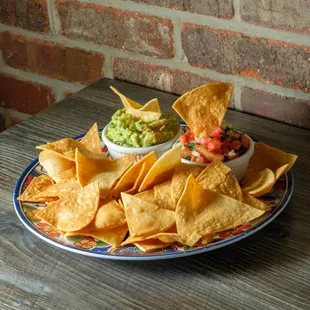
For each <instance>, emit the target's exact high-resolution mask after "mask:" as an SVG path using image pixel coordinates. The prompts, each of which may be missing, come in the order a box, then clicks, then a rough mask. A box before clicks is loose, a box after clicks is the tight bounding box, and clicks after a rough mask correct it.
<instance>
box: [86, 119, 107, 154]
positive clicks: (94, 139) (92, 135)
mask: <svg viewBox="0 0 310 310" xmlns="http://www.w3.org/2000/svg"><path fill="white" fill-rule="evenodd" d="M81 143H82V144H83V145H84V146H85V147H86V148H87V149H88V150H89V151H91V152H93V153H96V154H101V153H102V150H101V143H100V138H99V130H98V125H97V123H95V124H94V125H93V126H92V127H91V128H90V130H89V131H88V133H87V134H86V135H85V136H84V137H83V138H82V140H81Z"/></svg>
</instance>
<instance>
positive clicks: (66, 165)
mask: <svg viewBox="0 0 310 310" xmlns="http://www.w3.org/2000/svg"><path fill="white" fill-rule="evenodd" d="M39 163H40V165H41V166H42V167H43V168H44V169H45V170H46V172H47V173H48V175H49V176H50V177H51V178H52V179H53V180H54V181H55V182H59V181H61V180H63V179H67V180H68V179H70V178H72V179H73V178H75V177H76V171H75V162H73V161H71V160H68V159H66V158H64V157H63V156H60V155H59V154H57V153H55V152H51V151H43V152H41V153H40V154H39Z"/></svg>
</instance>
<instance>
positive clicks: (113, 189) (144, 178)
mask: <svg viewBox="0 0 310 310" xmlns="http://www.w3.org/2000/svg"><path fill="white" fill-rule="evenodd" d="M266 148H267V149H266ZM38 149H40V150H43V151H42V152H41V153H40V155H39V161H40V164H41V165H42V166H43V167H44V168H45V170H46V171H47V175H45V174H43V175H40V176H39V177H36V178H34V179H33V181H32V182H31V183H30V184H29V186H28V187H27V188H26V190H25V191H24V192H23V193H22V194H21V196H19V197H18V199H19V200H21V201H29V202H40V203H42V202H45V205H44V206H42V208H41V207H40V210H39V211H38V212H37V213H36V217H38V218H39V219H41V220H43V221H45V222H47V223H48V224H50V225H51V226H53V227H54V228H56V229H58V230H59V231H61V233H62V234H63V235H64V236H67V237H70V236H92V237H94V238H97V239H99V240H102V241H104V242H106V243H108V244H110V245H111V246H113V247H119V246H125V245H127V244H134V245H136V246H137V247H139V248H140V249H141V250H142V251H145V252H149V251H152V250H155V249H159V248H165V247H169V246H170V245H172V244H173V243H178V244H184V245H186V246H195V245H197V244H206V243H208V242H211V241H212V238H213V236H214V234H216V233H217V232H221V231H225V230H229V229H233V228H235V227H237V226H239V225H241V224H244V223H247V222H249V221H251V220H254V219H256V218H258V217H260V216H262V215H263V214H264V213H265V212H268V211H269V210H270V207H269V206H268V205H266V204H264V203H263V202H262V201H260V200H258V199H257V198H255V197H254V196H256V197H258V196H259V195H261V194H262V193H265V192H266V190H267V189H270V186H273V184H274V182H275V179H277V178H278V177H279V176H280V175H281V174H282V173H284V172H286V171H287V170H288V169H290V167H291V166H292V165H293V162H294V161H295V160H296V156H294V155H291V154H287V153H284V152H282V151H279V150H276V149H273V148H270V147H267V146H265V145H264V144H261V143H257V145H256V148H255V154H254V156H253V158H252V160H251V162H250V167H249V173H248V174H247V177H246V179H245V185H244V187H243V189H241V187H240V185H239V183H238V181H237V180H236V178H235V176H234V175H233V174H232V171H231V170H230V168H228V167H227V166H225V165H224V164H223V163H221V162H219V161H214V162H213V163H211V164H210V165H209V166H208V167H207V168H205V169H204V170H203V169H202V168H200V167H195V166H190V165H186V164H183V163H181V156H180V153H181V149H180V148H179V147H176V148H173V149H171V150H169V151H168V152H166V153H165V154H164V155H162V156H161V157H160V158H157V157H156V155H155V153H154V152H152V153H149V154H147V155H146V156H145V157H143V158H142V159H141V160H139V161H138V162H136V163H134V162H135V158H136V154H130V155H126V156H124V157H121V158H119V159H115V160H112V159H110V158H109V157H108V156H107V155H106V154H105V153H103V152H102V151H101V144H100V140H99V135H98V127H97V124H94V126H93V127H92V128H91V129H90V130H89V132H88V133H87V134H86V135H85V137H84V138H83V139H82V140H81V141H76V140H73V139H69V138H66V139H62V140H59V141H55V142H52V143H48V144H45V145H40V146H38ZM271 174H272V177H269V175H271ZM253 175H254V176H255V177H253ZM267 185H268V186H267Z"/></svg>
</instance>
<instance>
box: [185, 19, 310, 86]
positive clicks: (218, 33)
mask: <svg viewBox="0 0 310 310" xmlns="http://www.w3.org/2000/svg"><path fill="white" fill-rule="evenodd" d="M182 45H183V49H184V52H185V55H186V57H187V59H188V62H189V63H190V64H191V65H192V66H197V67H201V68H208V69H210V70H214V71H217V72H221V73H225V74H233V75H240V76H247V77H251V78H255V79H258V80H262V81H266V82H268V83H271V84H275V85H280V86H283V87H287V88H293V89H300V90H302V91H304V92H309V91H310V80H309V72H310V61H309V59H310V47H305V46H300V45H295V44H288V43H284V42H281V41H275V40H268V39H264V38H257V37H249V36H246V35H243V34H241V33H237V32H231V31H225V30H215V29H211V28H209V27H205V26H197V25H193V24H183V27H182Z"/></svg>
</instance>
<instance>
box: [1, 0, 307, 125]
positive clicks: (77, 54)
mask: <svg viewBox="0 0 310 310" xmlns="http://www.w3.org/2000/svg"><path fill="white" fill-rule="evenodd" d="M0 22H1V24H0V48H1V54H0V113H1V114H2V115H3V116H2V119H3V118H4V119H5V123H6V126H10V125H11V124H15V123H17V122H19V121H20V120H22V119H24V118H27V117H28V116H29V115H31V114H35V113H37V112H39V111H40V110H42V109H45V108H47V107H49V106H50V105H52V104H53V103H54V102H56V101H58V100H61V99H62V98H64V97H65V96H67V95H70V94H72V93H74V92H75V91H77V90H79V89H81V88H83V87H84V86H85V85H88V84H90V83H92V82H94V81H96V80H97V79H100V78H102V77H104V76H105V77H108V78H115V79H120V80H125V81H130V82H133V83H137V84H141V85H146V86H149V87H153V88H156V89H160V90H164V91H167V92H171V93H175V94H181V93H184V92H185V91H186V90H189V89H192V88H194V87H197V86H199V85H201V84H204V83H209V82H213V81H229V82H232V83H234V84H235V92H234V100H233V102H232V105H231V108H233V109H236V110H239V111H244V112H247V113H252V114H256V115H260V116H263V117H267V118H271V119H276V120H279V121H282V122H286V123H289V124H293V125H296V126H300V127H304V128H308V129H310V0H297V1H291V0H182V1H181V0H79V1H78V0H73V1H72V0H70V1H69V0H0ZM2 122H3V121H2Z"/></svg>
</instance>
